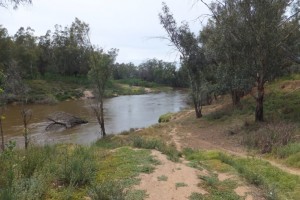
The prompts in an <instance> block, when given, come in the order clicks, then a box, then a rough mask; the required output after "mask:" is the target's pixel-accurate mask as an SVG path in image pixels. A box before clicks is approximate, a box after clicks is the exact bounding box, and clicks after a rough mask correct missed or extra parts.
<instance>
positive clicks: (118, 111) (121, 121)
mask: <svg viewBox="0 0 300 200" xmlns="http://www.w3.org/2000/svg"><path fill="white" fill-rule="evenodd" d="M185 100H186V93H185V92H182V91H172V92H168V93H159V94H146V95H133V96H120V97H115V98H111V99H106V100H105V118H106V119H105V120H106V121H105V123H106V130H107V133H108V134H117V133H120V132H122V131H124V130H129V129H130V128H142V127H146V126H149V125H152V124H155V123H157V121H158V118H159V116H160V115H162V114H164V113H167V112H178V111H180V110H181V109H183V108H184V107H186V106H187V105H186V103H185ZM90 104H91V101H89V100H76V101H75V100H74V101H65V102H61V103H58V104H56V105H29V106H27V107H28V108H30V109H31V110H32V118H31V121H30V128H29V131H30V141H31V143H35V144H40V145H44V144H52V143H62V142H64V143H77V144H91V143H92V142H94V141H95V140H97V138H99V125H98V124H97V122H96V120H95V117H94V116H93V113H92V112H91V110H90ZM20 109H21V106H16V105H9V106H7V108H6V115H5V116H6V119H5V120H4V124H3V125H4V134H5V139H6V141H8V140H15V141H17V144H18V146H22V144H23V143H24V142H23V137H22V134H23V127H22V119H21V115H20ZM56 111H64V112H68V113H71V114H73V115H76V116H79V117H81V118H84V119H87V120H88V121H89V123H88V124H85V125H81V126H77V127H74V128H72V129H67V130H64V131H59V132H48V131H45V128H46V127H47V125H49V121H47V116H48V115H49V114H51V113H53V112H56Z"/></svg>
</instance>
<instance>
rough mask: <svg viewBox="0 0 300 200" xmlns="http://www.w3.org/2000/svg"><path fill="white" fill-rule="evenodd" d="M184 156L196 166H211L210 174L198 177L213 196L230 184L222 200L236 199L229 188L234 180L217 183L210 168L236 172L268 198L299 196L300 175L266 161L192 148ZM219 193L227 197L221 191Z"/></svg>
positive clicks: (232, 185) (293, 197)
mask: <svg viewBox="0 0 300 200" xmlns="http://www.w3.org/2000/svg"><path fill="white" fill-rule="evenodd" d="M184 155H185V156H186V158H187V159H188V160H189V161H192V162H194V163H195V165H196V166H197V165H200V166H205V168H206V169H211V174H210V176H202V177H200V178H201V179H202V180H203V181H204V182H205V185H206V186H205V188H206V189H207V190H209V191H212V194H214V195H218V194H220V195H221V193H222V192H221V191H222V188H223V189H224V187H227V186H228V187H229V186H230V187H229V188H227V189H226V190H225V192H226V193H227V195H229V196H227V197H226V198H225V199H235V197H234V194H233V193H232V192H230V191H232V190H233V189H234V187H236V186H237V185H236V183H234V182H226V180H225V182H224V181H223V183H222V182H220V181H219V180H218V179H217V178H216V177H215V176H214V175H213V173H212V171H213V170H216V171H218V172H227V173H237V174H239V175H240V176H242V177H244V178H245V179H246V180H247V182H249V183H250V184H253V185H255V186H257V187H260V188H261V189H263V190H264V191H265V196H266V198H268V199H297V198H298V197H299V194H300V178H299V177H298V176H295V175H291V174H289V173H286V172H283V171H281V170H280V169H278V168H276V167H273V166H272V165H271V164H269V163H268V162H266V161H262V160H259V159H254V158H236V157H233V156H229V155H226V154H223V153H219V152H216V151H212V152H210V151H193V150H191V149H186V150H184ZM220 192H221V193H220ZM222 195H225V196H226V194H224V193H222ZM222 195H221V196H222ZM196 196H197V194H194V195H193V196H192V197H193V199H195V198H196ZM198 196H199V195H198ZM202 197H203V199H221V198H217V197H210V198H207V197H206V196H205V195H202ZM202 197H201V198H202ZM231 197H232V198H231ZM201 198H200V199H201ZM190 199H192V198H190ZM237 199H238V198H237Z"/></svg>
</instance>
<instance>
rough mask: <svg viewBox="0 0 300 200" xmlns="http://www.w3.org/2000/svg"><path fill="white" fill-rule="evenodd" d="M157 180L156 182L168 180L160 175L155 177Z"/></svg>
mask: <svg viewBox="0 0 300 200" xmlns="http://www.w3.org/2000/svg"><path fill="white" fill-rule="evenodd" d="M157 180H158V181H167V180H168V177H167V176H165V175H161V176H159V177H157Z"/></svg>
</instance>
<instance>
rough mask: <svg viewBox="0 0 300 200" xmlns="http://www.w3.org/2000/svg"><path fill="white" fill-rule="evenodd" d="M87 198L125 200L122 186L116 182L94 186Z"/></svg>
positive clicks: (106, 182) (94, 199)
mask: <svg viewBox="0 0 300 200" xmlns="http://www.w3.org/2000/svg"><path fill="white" fill-rule="evenodd" d="M89 196H90V197H91V199H92V200H125V196H126V192H124V186H123V185H122V184H121V183H120V182H118V181H105V182H101V183H98V184H96V183H95V184H94V185H92V187H91V190H90V192H89Z"/></svg>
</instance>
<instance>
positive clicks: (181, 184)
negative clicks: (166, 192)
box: [175, 182, 188, 189]
mask: <svg viewBox="0 0 300 200" xmlns="http://www.w3.org/2000/svg"><path fill="white" fill-rule="evenodd" d="M175 186H176V189H177V188H179V187H187V186H188V185H187V184H186V183H183V182H179V183H176V184H175Z"/></svg>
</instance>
